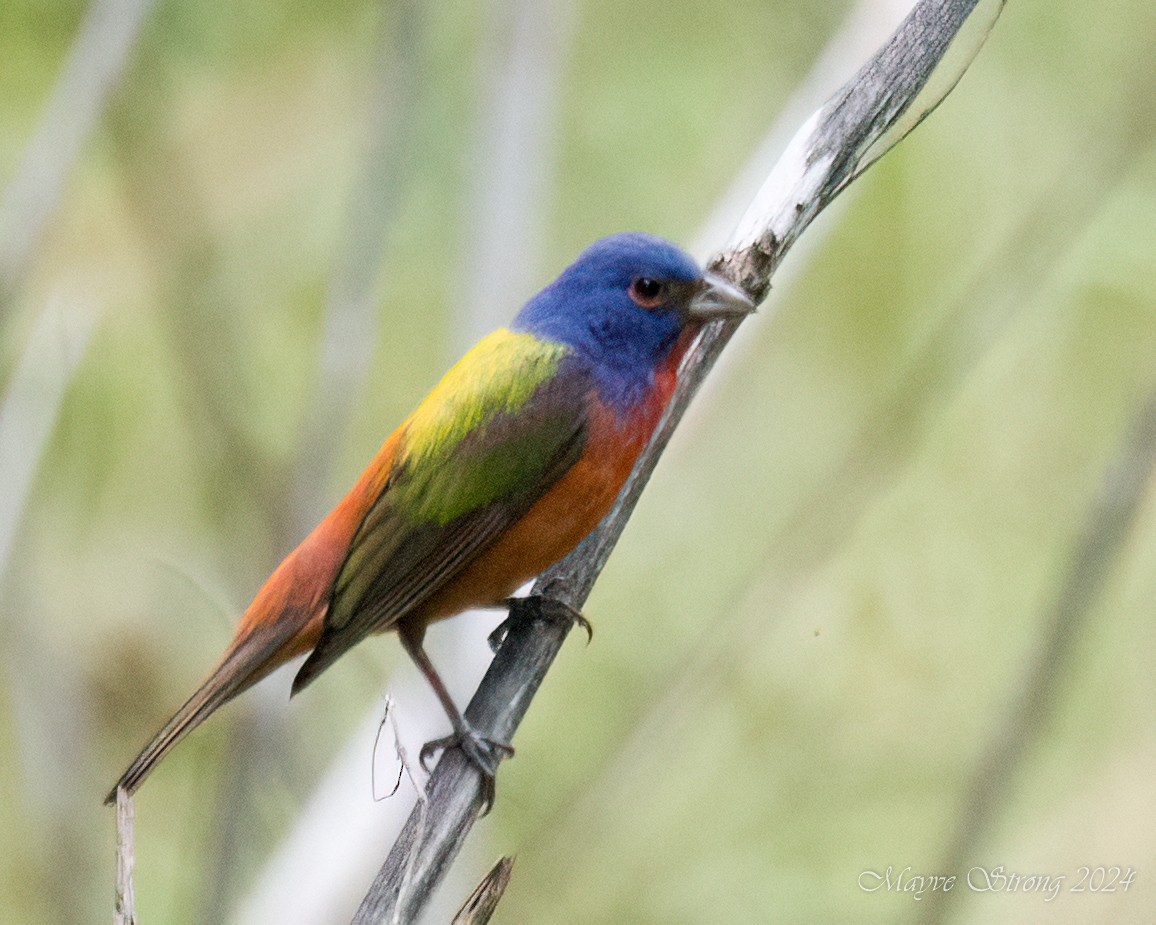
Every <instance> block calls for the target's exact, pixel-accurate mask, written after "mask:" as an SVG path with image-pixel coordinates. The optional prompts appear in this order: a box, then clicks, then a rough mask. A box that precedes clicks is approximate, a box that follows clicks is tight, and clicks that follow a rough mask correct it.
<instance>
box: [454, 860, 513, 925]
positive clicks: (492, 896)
mask: <svg viewBox="0 0 1156 925" xmlns="http://www.w3.org/2000/svg"><path fill="white" fill-rule="evenodd" d="M513 870H514V859H513V858H512V857H510V856H509V855H507V856H505V857H501V858H498V863H497V864H495V865H494V866H493V867H491V868H490V872H489V873H488V874H486V876H485V877H483V878H482V882H481V883H479V884H478V885H477V886H476V887H475V888H474V891H473V892H472V893H471V894H470V895H469V896H468V897H467V899H466V901H465V902H464V903H462V907H461V908H460V909H459V910H458V914H457V915H455V916H454V920H453V922H451V923H450V925H486V923H487V922H488V921H489V920H490V918H491V917H492V916H493V914H494V910H495V909H497V908H498V903H499V902H500V901H501V899H502V895H503V894H504V893H505V892H506V887H507V886H509V885H510V874H511V873H512V872H513Z"/></svg>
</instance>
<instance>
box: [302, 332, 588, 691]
mask: <svg viewBox="0 0 1156 925" xmlns="http://www.w3.org/2000/svg"><path fill="white" fill-rule="evenodd" d="M566 355H567V349H566V348H565V347H564V346H562V345H560V344H555V343H552V342H548V341H546V342H544V341H540V340H538V339H537V338H534V337H533V336H531V335H528V334H515V333H511V332H509V331H505V330H503V331H499V332H496V333H495V334H492V335H490V336H489V337H488V338H486V339H485V340H483V341H482V342H481V343H479V344H478V346H477V347H475V348H474V349H473V350H471V351H470V352H469V353H468V354H466V356H465V357H463V358H462V360H461V361H460V362H459V363H458V364H457V365H456V366H454V367H453V368H452V369H451V370H450V371H449V372H448V373H447V374H446V376H445V378H444V379H443V380H442V381H441V382H440V383H439V384H438V386H437V387H436V388H435V389H434V391H433V392H431V393H430V395H429V397H428V398H426V400H425V401H423V402H422V404H421V405H419V406H418V408H417V410H416V411H415V412H414V413H413V415H411V417H410V418H409V419H408V421H407V422H406V423H405V424H403V425H402V428H403V437H402V441H401V444H400V446H399V448H398V452H397V454H396V455H395V457H394V462H393V466H392V469H391V471H390V474H389V477H388V479H387V481H386V483H385V487H384V489H383V490H382V492H381V494H380V495H379V497H378V498H377V500H376V501H375V502H374V503H373V504H372V506H371V507H370V508H369V510H368V512H367V514H366V516H365V518H364V520H363V521H362V523H361V525H360V527H359V528H358V530H357V532H356V534H355V535H354V537H353V541H352V543H351V544H350V547H349V553H348V555H347V556H346V558H345V561H344V563H343V564H342V566H341V569H340V571H339V573H338V575H337V579H336V581H335V583H334V586H333V593H332V598H331V601H330V604H329V609H328V612H327V613H326V616H325V623H324V628H323V630H322V634H321V639H320V641H319V642H318V644H317V646H316V648H315V649H314V650H313V653H312V654H311V655H310V656H309V658H308V659H307V660H306V661H305V663H304V665H302V667H301V669H300V671H299V672H298V674H297V677H296V678H295V679H294V682H293V690H294V692H296V691H298V690H300V689H301V688H303V687H304V686H305V685H306V684H308V683H309V682H310V681H312V680H313V678H315V677H316V676H317V675H318V674H320V673H321V672H322V671H323V670H324V669H325V668H327V667H328V666H329V665H330V664H331V663H332V662H333V661H334V660H335V659H336V658H338V657H339V656H340V655H342V654H343V653H344V652H345V651H346V650H348V649H349V648H350V647H351V646H353V645H355V644H356V643H357V642H359V641H360V640H361V639H363V638H364V637H365V636H366V635H368V634H369V633H371V632H374V631H378V630H383V629H387V628H389V627H390V626H393V625H394V624H396V623H397V621H398V620H399V619H401V618H402V617H403V616H404V615H405V614H406V613H407V612H408V611H410V610H411V609H412V608H414V607H416V606H417V605H419V604H421V603H422V602H423V601H425V600H426V599H428V598H429V597H430V596H431V595H432V594H434V593H435V592H437V591H438V590H440V589H441V588H442V587H444V586H445V584H446V583H447V582H448V581H449V580H450V579H451V578H453V576H454V575H455V574H457V573H458V572H459V571H460V570H461V569H462V568H463V567H464V566H465V565H467V564H468V563H469V562H470V561H471V560H472V559H473V558H474V557H475V556H477V555H478V554H479V553H481V552H482V551H483V550H484V549H485V548H486V547H487V546H488V545H489V544H490V543H491V542H493V541H494V540H495V539H496V538H497V537H498V536H499V534H501V533H502V531H503V530H505V529H506V528H507V527H509V526H510V525H511V524H513V523H515V522H516V521H517V520H518V519H519V518H521V517H522V515H523V514H525V513H526V511H527V510H529V508H530V507H531V506H532V505H533V504H534V502H535V501H537V500H538V499H539V498H540V497H541V496H542V495H543V494H544V493H545V492H546V491H547V489H549V487H550V486H551V485H553V484H554V483H555V482H557V481H558V479H559V478H561V477H562V475H563V474H564V473H565V472H566V471H567V470H568V469H569V468H570V467H571V466H572V465H574V463H575V462H576V461H577V460H578V459H579V457H581V455H582V452H583V449H584V447H585V441H586V408H587V405H588V403H587V400H586V399H587V394H588V392H589V389H590V382H589V378H588V376H586V375H585V374H584V373H583V372H582V371H581V369H580V367H578V366H577V364H573V363H564V362H563V361H564V359H565V357H566Z"/></svg>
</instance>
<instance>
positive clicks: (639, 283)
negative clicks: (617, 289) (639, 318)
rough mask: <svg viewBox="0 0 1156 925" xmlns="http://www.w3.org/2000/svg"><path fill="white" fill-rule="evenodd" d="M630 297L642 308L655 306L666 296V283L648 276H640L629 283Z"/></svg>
mask: <svg viewBox="0 0 1156 925" xmlns="http://www.w3.org/2000/svg"><path fill="white" fill-rule="evenodd" d="M630 298H631V299H632V300H633V301H634V303H635V304H636V305H640V306H642V307H643V308H655V307H657V306H658V305H661V304H662V302H663V300H664V299H665V298H666V285H665V284H664V283H662V282H661V281H660V280H657V279H651V278H650V277H649V276H640V277H639V278H638V279H636V280H635V281H634V282H632V283H631V284H630Z"/></svg>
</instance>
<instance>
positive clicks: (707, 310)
mask: <svg viewBox="0 0 1156 925" xmlns="http://www.w3.org/2000/svg"><path fill="white" fill-rule="evenodd" d="M753 308H754V306H753V304H752V303H751V301H750V300H749V299H748V298H747V297H746V296H745V295H744V294H743V293H742V292H741V291H739V290H738V289H736V288H735V287H733V286H731V285H730V284H729V283H727V282H726V281H725V280H723V279H721V278H719V277H715V276H713V275H710V274H707V275H704V274H703V272H702V271H701V270H700V269H699V268H698V266H697V265H696V263H695V262H694V260H693V259H692V258H691V257H690V256H688V255H687V254H686V253H684V252H683V251H682V250H680V249H679V248H678V247H676V246H675V245H673V244H671V243H669V242H667V241H664V240H662V239H661V238H656V237H653V236H651V235H644V234H637V233H628V234H619V235H613V236H611V237H608V238H603V239H602V240H600V241H597V242H595V243H594V244H592V245H590V247H588V248H587V249H586V250H585V251H583V253H582V254H581V255H580V256H579V257H578V259H577V260H576V261H574V263H573V264H571V265H570V266H569V267H567V268H566V270H564V271H563V272H562V274H561V275H560V276H559V277H558V278H557V279H556V280H554V282H553V283H551V284H550V285H549V286H547V287H546V288H545V289H543V290H542V291H541V292H540V293H538V294H537V295H536V296H534V298H532V299H531V300H530V301H529V302H528V303H527V304H526V305H525V307H523V309H522V310H521V312H519V314H518V315H517V317H516V318H515V319H514V321H513V323H512V324H511V325H510V326H509V327H508V328H500V329H499V330H497V331H495V332H493V333H492V334H490V335H488V336H487V337H485V338H483V339H482V340H481V341H479V342H478V344H477V345H475V346H474V347H473V348H472V349H471V350H470V351H469V352H468V353H467V354H466V355H465V356H464V357H462V359H461V360H460V361H459V362H458V363H457V364H456V365H455V366H453V367H452V368H451V369H450V370H449V372H448V373H446V375H445V377H444V378H443V379H442V380H441V382H439V383H438V384H437V386H435V387H434V389H433V391H432V392H430V394H429V395H428V396H427V397H426V398H425V399H424V400H423V401H422V402H421V404H419V405H418V406H417V408H416V410H414V412H413V413H412V414H411V415H410V416H409V417H408V418H406V420H405V421H404V422H403V423H402V424H401V426H400V427H398V429H397V430H396V431H394V432H393V434H392V435H390V437H389V439H387V440H386V441H385V443H384V444H383V445H382V447H381V449H380V450H379V451H378V453H377V455H376V456H375V457H374V459H373V461H372V462H371V463H370V464H369V467H368V468H367V469H366V470H365V472H363V473H362V475H361V478H360V479H358V481H357V484H355V485H354V486H353V488H352V490H351V491H350V492H349V494H347V495H346V496H345V497H344V498H342V500H341V501H340V502H339V503H338V505H337V506H336V507H335V508H334V509H333V511H332V512H331V513H330V514H329V515H328V516H327V517H326V518H325V519H324V520H322V521H321V523H320V524H318V525H317V527H315V528H314V530H313V532H312V533H310V534H309V535H308V536H307V537H306V538H305V540H304V541H303V542H302V543H301V545H299V546H298V547H297V548H296V549H295V550H293V552H291V553H290V554H289V555H288V556H287V557H286V558H285V560H284V561H283V562H282V563H281V564H280V565H279V566H278V567H277V569H276V570H275V571H274V572H273V574H272V575H271V576H270V577H269V579H268V580H267V581H266V582H265V584H264V585H263V586H262V588H261V590H260V591H258V592H257V596H256V597H255V598H254V599H253V603H252V604H250V605H249V607H248V609H247V610H246V611H245V613H244V615H243V616H242V617H241V620H240V623H239V625H238V627H237V631H236V634H235V636H234V638H233V641H232V643H231V644H230V645H229V647H228V649H227V650H226V651H225V654H224V656H223V658H222V659H221V661H220V663H219V664H218V665H217V667H216V668H215V669H213V671H212V673H210V674H209V676H208V678H207V679H206V680H205V681H204V683H203V684H202V685H201V686H200V687H199V688H198V689H197V691H196V693H194V694H193V695H192V697H190V698H189V699H188V701H186V703H185V704H184V706H182V707H181V708H180V709H179V710H178V711H177V712H176V714H175V715H174V716H173V718H172V719H170V720H169V722H168V723H167V724H166V725H165V727H164V728H163V729H162V730H161V731H160V732H159V733H158V734H157V736H156V737H155V738H154V739H153V740H152V741H151V742H150V743H149V744H148V745H147V746H146V747H145V749H144V751H142V752H141V753H140V755H139V756H138V757H137V758H136V760H135V761H133V763H132V764H131V765H130V766H129V768H128V770H126V771H125V773H124V774H123V775H122V777H121V778H120V780H119V781H118V783H117V787H124V788H125V789H126V790H127V791H129V792H130V793H131V792H132V791H134V790H135V789H136V788H137V787H138V786H139V785H140V783H141V781H143V780H144V779H145V777H146V776H147V775H148V774H149V772H150V771H151V770H152V769H153V767H154V766H155V765H156V763H157V762H158V761H160V759H161V758H163V757H164V756H165V755H166V754H168V752H169V750H170V749H171V748H172V747H173V746H174V745H176V744H177V742H179V741H180V740H181V739H182V738H184V736H185V735H186V734H188V733H189V732H190V731H191V730H192V729H194V728H195V727H196V726H197V725H199V724H200V723H201V722H202V721H203V720H204V719H205V718H206V717H207V716H208V715H209V714H210V713H212V712H213V711H214V710H216V709H217V708H218V707H219V706H221V705H222V704H224V703H226V702H227V701H229V700H231V699H232V698H233V697H235V696H237V695H238V694H239V693H241V692H242V691H244V690H245V689H247V688H248V687H250V686H251V685H253V684H254V683H256V682H257V681H259V680H260V679H261V678H263V677H265V675H267V674H269V673H270V672H271V671H272V670H273V669H274V668H276V667H278V666H279V665H281V664H283V663H285V662H286V661H288V660H290V659H292V658H294V657H295V656H298V655H302V654H304V653H306V652H309V653H310V654H309V657H308V658H307V659H306V660H305V662H304V664H303V665H302V666H301V668H300V669H299V671H298V672H297V675H296V678H295V679H294V682H293V693H297V692H298V691H300V690H301V689H302V688H303V687H305V686H306V685H307V684H309V682H311V681H312V680H313V679H314V678H315V677H317V675H318V674H320V673H321V672H322V671H324V670H325V669H326V668H328V667H329V665H330V664H331V663H332V662H333V661H334V660H335V659H337V658H338V657H339V656H340V655H342V654H343V653H344V652H345V651H346V650H347V649H349V648H350V647H351V646H353V645H354V644H356V643H357V642H359V641H360V640H361V639H363V638H364V637H365V636H366V635H368V634H369V633H379V632H383V631H385V630H390V629H393V630H397V633H398V636H399V637H400V638H401V643H402V646H403V647H404V648H405V650H406V652H408V653H409V655H410V657H411V658H412V659H413V660H414V662H415V663H416V664H417V666H418V668H419V669H420V670H421V671H422V673H423V674H424V675H425V676H426V678H427V679H428V680H429V682H430V684H431V685H432V687H433V689H434V691H435V692H436V694H437V696H438V699H439V700H440V701H441V703H442V705H443V706H444V708H445V711H446V714H447V715H448V716H449V719H450V722H451V724H452V727H453V736H451V737H449V739H447V740H441V741H439V742H438V743H431V744H434V745H438V746H443V745H446V744H449V743H452V744H456V745H458V746H460V747H462V748H463V750H464V751H465V752H466V754H467V755H468V756H469V757H470V758H471V760H473V761H474V763H475V764H477V765H478V766H479V767H480V768H481V769H482V770H483V773H484V774H486V775H487V780H488V782H489V783H490V785H491V786H492V780H493V769H494V768H495V767H496V764H497V760H496V759H498V758H500V754H499V753H509V751H510V749H509V746H507V745H504V744H502V743H494V742H490V741H488V740H486V739H484V738H482V737H481V736H480V735H478V734H477V733H476V732H475V731H474V730H473V729H472V728H471V727H470V726H469V725H468V724H467V723H466V721H465V719H464V718H463V717H462V715H461V713H460V712H459V711H458V709H457V707H456V706H455V705H454V703H453V700H452V699H451V698H450V696H449V693H448V692H447V691H446V688H445V686H444V684H443V683H442V681H441V679H440V678H439V677H438V674H437V672H436V670H435V669H434V666H433V665H432V663H431V662H430V660H429V658H428V656H427V655H426V653H425V651H424V649H423V648H422V640H423V637H424V635H425V630H426V627H427V626H428V625H429V624H430V623H431V622H433V621H435V620H440V619H442V618H444V617H449V616H452V615H454V614H457V613H460V612H461V611H463V610H467V609H470V608H474V607H492V606H495V605H499V604H501V603H502V602H503V601H505V600H506V599H507V598H508V597H509V596H510V595H511V594H513V593H514V591H515V590H516V589H517V588H519V587H520V586H521V585H522V584H524V583H525V582H526V581H528V580H529V579H530V578H533V577H534V576H535V575H537V574H538V573H539V572H541V571H543V570H544V569H545V568H547V567H548V566H550V565H551V564H553V563H554V562H556V561H557V560H558V559H560V558H562V556H564V555H565V554H566V553H568V552H569V551H570V550H571V549H573V548H574V547H575V546H576V545H577V544H578V543H579V541H580V540H581V539H582V538H583V537H584V536H585V535H586V534H587V533H589V532H590V531H591V530H592V529H593V528H594V527H595V526H596V525H597V524H598V522H599V521H600V520H601V519H602V517H603V516H604V515H605V514H606V512H607V511H608V510H609V509H610V506H611V505H612V504H613V502H614V499H615V497H616V496H617V495H618V492H619V490H620V489H621V487H622V485H623V483H624V482H625V480H626V477H627V476H628V475H629V474H630V470H631V468H632V467H633V466H634V463H635V460H636V459H637V458H638V455H639V453H640V452H641V451H642V449H643V447H644V446H645V445H646V443H647V441H648V439H649V438H650V435H651V432H652V431H653V429H654V427H655V425H656V424H657V423H658V420H659V417H660V416H661V414H662V411H663V409H664V407H665V406H666V403H667V401H668V400H669V398H670V395H671V393H672V391H673V390H674V386H675V382H676V377H677V369H678V363H679V360H680V359H681V358H682V355H683V353H684V352H685V350H686V348H687V346H688V345H689V343H690V341H691V339H692V335H693V334H694V332H695V331H696V330H697V329H698V328H699V327H700V326H701V325H702V324H703V323H704V322H705V321H707V320H709V319H711V318H716V317H723V316H728V315H730V316H734V315H740V314H745V313H747V312H749V311H752V310H753ZM576 616H579V617H580V615H576ZM115 798H116V788H115V787H114V788H113V791H112V792H111V793H110V794H109V802H112V801H114V800H115Z"/></svg>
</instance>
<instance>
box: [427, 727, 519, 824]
mask: <svg viewBox="0 0 1156 925" xmlns="http://www.w3.org/2000/svg"><path fill="white" fill-rule="evenodd" d="M451 748H457V749H460V750H461V753H462V754H463V755H465V756H466V760H467V761H469V762H470V764H472V765H473V766H474V767H475V768H477V769H478V770H479V771H480V772H481V774H482V815H483V816H484V815H486V814H487V813H488V812H489V811H490V810H491V809H493V806H494V796H495V784H494V776H495V775H496V774H497V772H498V765H499V764H500V763H501V761H502V759H503V758H512V757H513V756H514V747H513V746H512V745H507V744H506V743H505V742H498V741H497V740H495V739H487V738H486V737H485V736H483V735H482V734H481V733H480V732H478V731H477V730H476V729H474V727H473V726H468V725H463V726H462V727H461V728H459V729H457V730H455V731H454V732H453V733H451V734H450V735H448V736H445V737H444V738H441V739H434V740H433V741H432V742H426V743H425V745H423V746H422V747H421V752H420V753H419V754H418V760H419V761H420V762H421V766H422V767H423V768H424V769H425V770H426V771H427V772H428V771H429V761H430V759H431V758H433V756H434V755H436V754H437V753H438V752H444V751H446V750H448V749H451Z"/></svg>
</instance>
